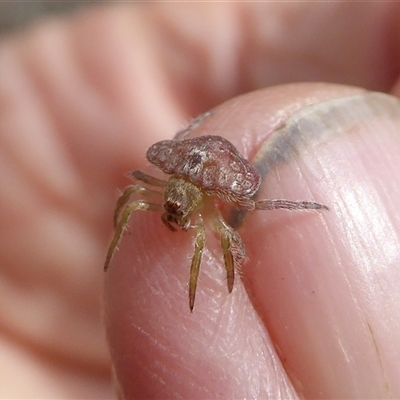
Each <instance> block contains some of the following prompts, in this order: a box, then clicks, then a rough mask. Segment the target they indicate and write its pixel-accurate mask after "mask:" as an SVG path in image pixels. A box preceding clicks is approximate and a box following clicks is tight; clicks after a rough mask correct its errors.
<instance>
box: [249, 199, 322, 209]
mask: <svg viewBox="0 0 400 400" xmlns="http://www.w3.org/2000/svg"><path fill="white" fill-rule="evenodd" d="M254 206H255V210H277V209H280V208H281V209H286V210H327V211H329V208H328V207H327V206H325V205H324V204H320V203H316V202H314V201H291V200H283V199H276V200H259V201H256V202H255V204H254Z"/></svg>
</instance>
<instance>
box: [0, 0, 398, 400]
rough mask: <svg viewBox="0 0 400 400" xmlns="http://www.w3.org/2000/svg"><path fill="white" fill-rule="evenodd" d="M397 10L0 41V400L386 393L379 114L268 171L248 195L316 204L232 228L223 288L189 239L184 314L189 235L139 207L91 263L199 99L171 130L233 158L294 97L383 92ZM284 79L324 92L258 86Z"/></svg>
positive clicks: (183, 12)
mask: <svg viewBox="0 0 400 400" xmlns="http://www.w3.org/2000/svg"><path fill="white" fill-rule="evenodd" d="M178 11H179V12H178ZM399 13H400V12H399V6H398V4H396V3H369V4H363V5H360V4H356V3H354V4H348V3H326V4H311V3H290V4H283V3H277V4H271V3H266V4H239V3H232V4H226V3H221V4H194V5H189V4H175V5H171V4H165V5H163V4H159V5H154V6H148V7H135V6H130V5H125V6H123V5H122V6H117V7H112V8H107V7H104V8H99V9H94V10H88V11H86V12H84V13H81V14H79V15H75V16H72V17H70V18H69V19H66V20H61V21H59V20H57V21H47V22H43V23H41V24H40V25H37V26H36V27H33V28H30V29H29V30H28V31H27V32H22V33H20V34H18V35H15V36H13V37H7V38H3V39H2V41H1V42H0V143H1V145H0V151H1V153H2V154H1V157H0V171H1V187H0V201H1V207H0V212H1V219H2V229H1V230H0V235H1V236H0V265H1V273H2V279H1V280H0V315H1V322H0V329H1V336H0V337H1V341H0V346H1V347H0V352H1V354H2V358H1V366H2V373H1V376H2V382H3V383H2V384H1V385H0V397H14V398H16V397H20V398H23V397H30V398H34V397H37V398H44V397H47V398H85V397H86V398H113V397H115V395H114V391H115V390H116V389H115V385H116V386H117V387H118V389H117V390H118V391H119V392H120V394H121V395H123V396H125V397H126V398H172V397H181V398H217V397H222V398H233V397H235V398H244V397H258V398H267V397H269V398H278V397H284V398H296V397H306V398H316V397H320V398H321V397H329V398H344V397H346V398H355V397H357V398H367V397H369V398H384V397H385V398H387V397H391V398H398V397H400V387H399V384H398V382H397V381H398V379H397V377H398V376H399V374H400V364H399V362H398V360H399V359H400V354H399V353H400V349H399V345H398V343H399V333H398V332H399V331H400V330H399V322H398V321H399V320H400V318H399V317H400V309H399V304H400V299H399V298H398V287H399V286H400V275H399V273H398V270H399V259H398V254H399V250H400V245H399V240H398V237H399V234H400V222H399V221H400V218H399V211H398V207H397V204H399V200H400V199H399V197H400V194H399V193H400V178H399V174H398V173H397V171H398V154H399V150H400V139H399V134H398V132H399V123H398V114H397V112H398V111H396V110H397V109H396V107H395V109H396V110H395V111H393V110H392V109H391V107H390V105H388V103H386V102H385V101H383V102H382V110H381V111H380V114H379V115H377V116H376V115H375V114H373V113H371V114H369V115H368V116H365V115H360V116H359V117H357V118H359V120H357V121H352V123H347V122H346V120H344V122H343V124H342V125H341V126H337V130H336V131H335V132H334V134H330V135H325V136H324V139H323V141H322V142H318V145H315V146H313V143H314V141H308V142H307V143H308V145H307V146H305V148H304V149H303V150H302V151H301V152H300V153H299V155H298V156H297V157H296V158H289V159H287V160H286V161H285V163H283V164H281V165H279V166H277V167H276V168H273V169H271V171H270V173H268V174H267V175H266V177H265V181H264V184H263V187H262V189H261V193H260V196H261V198H278V197H281V198H287V199H293V200H298V199H304V200H315V201H319V202H321V203H324V204H327V205H328V206H329V207H330V208H331V211H330V212H329V213H324V214H323V215H321V214H319V213H306V214H304V213H290V212H288V211H274V212H272V211H270V212H267V211H260V212H259V213H257V214H252V215H248V216H246V218H245V220H244V223H243V225H242V226H241V227H240V229H239V232H240V234H241V236H242V238H243V240H244V242H245V245H246V250H247V254H248V257H249V261H248V263H247V264H246V265H245V266H244V267H243V271H242V272H243V280H240V279H237V280H236V282H235V287H234V290H233V292H232V293H231V294H230V295H228V294H227V289H226V282H225V281H224V267H223V262H222V254H221V250H220V246H219V242H218V240H217V238H215V236H213V235H212V234H210V232H208V231H207V244H206V251H205V253H204V255H203V261H202V267H201V270H200V277H199V284H198V288H197V296H196V306H195V309H194V312H193V313H192V314H190V313H189V310H188V306H187V282H188V263H189V261H188V260H189V258H190V256H191V255H192V254H193V240H194V238H193V236H191V235H190V233H185V232H176V233H172V232H169V231H168V230H167V229H166V227H165V226H164V225H163V224H162V222H161V220H160V216H159V214H157V213H149V212H147V213H145V212H143V213H139V212H138V213H136V215H134V216H133V217H132V219H131V222H130V230H129V232H128V234H126V235H125V237H124V240H123V241H122V243H121V245H120V246H119V248H120V250H119V252H118V253H117V254H116V255H115V257H114V259H113V262H112V264H111V265H110V269H109V271H108V272H107V275H105V276H103V271H102V266H103V262H104V257H105V252H106V250H107V246H108V244H109V239H110V236H111V232H112V210H113V207H114V205H115V201H116V197H117V192H116V188H117V187H120V188H123V187H124V186H126V185H127V184H128V183H129V182H128V180H127V179H125V178H124V174H125V173H126V172H127V171H133V170H135V169H141V170H144V171H145V172H148V173H150V172H151V173H153V172H154V170H150V169H149V168H148V164H147V163H146V160H145V158H144V154H145V151H146V149H147V148H148V147H149V145H150V144H152V143H154V142H156V141H158V140H162V139H166V138H170V137H172V136H173V134H174V132H176V131H177V130H179V129H181V128H182V125H183V122H184V121H189V120H190V118H191V117H193V116H196V115H197V114H199V113H201V112H204V111H206V110H208V109H210V108H215V113H214V115H213V116H212V117H210V118H209V119H207V120H205V121H203V123H202V124H201V125H200V126H198V127H197V128H196V130H194V131H193V132H191V134H192V135H201V134H220V135H224V136H225V137H226V138H228V139H229V140H231V141H232V142H233V143H234V144H235V146H237V148H238V149H239V151H241V152H242V153H243V154H244V155H245V156H246V157H248V158H249V159H252V158H254V156H255V155H256V154H257V151H258V150H259V148H260V146H261V145H262V143H263V141H264V140H266V139H267V138H268V137H269V136H270V135H271V134H272V132H273V131H274V130H275V129H276V128H278V127H279V126H281V124H282V122H284V121H286V120H287V119H288V118H290V116H291V115H293V114H294V113H296V112H301V110H303V109H304V106H305V105H308V104H310V103H313V104H316V103H322V102H324V101H325V102H326V101H330V100H333V99H346V98H348V97H349V96H352V95H356V94H360V95H363V93H364V92H363V89H357V88H355V87H350V86H345V85H354V86H360V87H363V88H367V89H370V90H380V91H385V92H388V93H391V94H392V95H394V96H397V97H398V95H399V83H398V74H399V65H400V63H399V51H398V49H399V48H400V46H399V43H398V38H399V37H400V35H399V32H398V29H399V26H400V25H399V24H398V20H399V18H400V15H399ZM210 15H213V18H210ZM238 33H240V36H239V35H238ZM99 44H100V45H99ZM183 66H184V67H183ZM296 81H298V82H301V81H321V82H324V81H325V82H328V81H329V82H336V83H340V84H342V85H332V84H323V83H319V84H312V83H310V84H302V85H289V86H278V87H270V86H273V85H277V84H282V83H287V82H296ZM343 84H344V85H343ZM266 87H268V88H266ZM260 88H266V89H263V90H261V91H257V92H254V93H251V94H248V95H246V96H242V97H238V98H235V99H233V100H231V101H230V102H228V103H224V104H222V105H220V106H218V107H216V106H217V105H218V104H220V103H222V102H223V101H225V100H227V99H229V98H231V97H234V96H236V95H239V94H241V93H244V92H250V91H252V90H255V89H260ZM386 111H387V112H386ZM349 113H350V108H349ZM357 115H358V114H357ZM324 132H325V131H324ZM103 279H104V280H105V282H104V299H103V300H101V298H102V296H103V295H102V292H103ZM101 303H103V306H101ZM101 307H102V308H103V311H100V310H101ZM103 324H105V326H106V332H107V338H108V341H107V344H106V340H105V330H104V328H103ZM111 361H112V364H113V371H114V377H115V379H114V381H113V383H112V382H111V379H110V369H111ZM21 382H23V383H24V384H23V385H21Z"/></svg>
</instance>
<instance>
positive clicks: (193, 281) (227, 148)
mask: <svg viewBox="0 0 400 400" xmlns="http://www.w3.org/2000/svg"><path fill="white" fill-rule="evenodd" d="M147 159H148V160H149V161H150V162H151V163H152V164H154V165H156V166H157V167H158V168H160V169H161V170H162V171H163V172H164V173H166V174H168V175H171V177H170V178H169V179H168V180H166V181H165V180H161V179H157V178H155V177H152V176H149V175H147V174H145V173H144V172H141V171H134V172H132V173H130V177H131V178H133V180H135V181H139V182H143V183H144V184H147V185H149V186H154V187H159V188H161V191H157V190H154V189H149V188H147V187H145V186H143V184H140V183H139V184H134V185H129V186H128V187H126V188H125V190H124V191H123V192H122V194H121V195H120V197H119V199H118V201H117V204H116V207H115V212H114V226H115V233H114V237H113V239H112V241H111V244H110V247H109V249H108V252H107V257H106V261H105V265H104V270H105V271H107V268H108V265H109V263H110V261H111V258H112V256H113V254H114V252H115V250H116V247H117V245H118V243H119V241H120V240H121V237H122V234H123V231H124V229H125V228H126V225H127V223H128V220H129V217H130V216H131V214H132V212H133V211H136V210H146V211H162V212H163V214H162V215H161V219H162V221H163V222H164V224H165V225H166V226H167V227H168V228H169V229H170V230H171V231H176V230H177V228H181V229H183V230H184V231H188V230H189V229H195V231H196V239H195V245H194V255H193V258H192V263H191V266H190V280H189V307H190V311H193V307H194V300H195V295H196V287H197V278H198V275H199V269H200V262H201V257H202V253H203V248H204V244H205V228H204V220H207V222H209V224H210V225H211V227H212V228H213V229H214V230H215V231H217V232H218V234H219V235H220V237H221V247H222V252H223V255H224V262H225V268H226V274H227V283H228V291H229V293H230V292H231V291H232V289H233V282H234V278H235V267H236V268H237V267H239V266H240V265H241V264H242V263H243V262H244V261H245V258H246V255H245V250H244V245H243V242H242V239H241V238H240V236H239V234H238V233H237V232H236V231H235V230H234V229H233V228H232V227H230V226H229V225H228V224H227V223H226V222H225V220H224V219H223V218H222V215H221V213H220V211H219V207H220V205H221V203H229V204H231V205H234V206H236V207H237V208H240V209H243V210H247V211H253V210H276V209H279V208H284V209H287V210H304V209H308V210H310V209H311V210H318V209H322V210H328V207H326V206H324V205H323V204H319V203H315V202H312V201H290V200H282V199H277V200H258V201H255V200H253V199H252V197H253V196H254V195H255V194H256V193H257V191H258V189H259V187H260V184H261V177H260V174H259V173H258V171H257V170H256V169H255V168H254V167H253V166H252V165H251V164H250V163H249V162H248V161H247V160H245V159H244V158H243V157H242V155H241V154H240V153H239V152H238V150H237V149H236V148H235V147H234V146H233V144H232V143H230V142H229V141H228V140H226V139H224V138H223V137H220V136H200V137H195V138H191V139H184V140H163V141H161V142H158V143H155V144H153V145H152V146H151V147H150V148H149V149H148V151H147ZM132 194H141V195H143V196H146V197H149V198H153V199H156V200H158V203H151V202H149V201H147V200H136V201H133V202H132V203H129V204H128V202H129V198H130V196H131V195H132ZM161 203H162V204H161Z"/></svg>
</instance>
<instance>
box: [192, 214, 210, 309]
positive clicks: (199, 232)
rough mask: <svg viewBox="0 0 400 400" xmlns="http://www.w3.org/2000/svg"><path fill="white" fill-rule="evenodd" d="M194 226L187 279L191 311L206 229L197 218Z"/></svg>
mask: <svg viewBox="0 0 400 400" xmlns="http://www.w3.org/2000/svg"><path fill="white" fill-rule="evenodd" d="M195 228H196V240H195V243H194V254H193V258H192V264H191V265H190V279H189V308H190V312H192V311H193V307H194V299H195V297H196V288H197V280H198V277H199V271H200V263H201V257H202V255H203V249H204V244H205V242H206V231H205V229H204V224H203V220H202V219H201V218H199V220H198V221H197V224H196V226H195Z"/></svg>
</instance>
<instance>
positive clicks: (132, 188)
mask: <svg viewBox="0 0 400 400" xmlns="http://www.w3.org/2000/svg"><path fill="white" fill-rule="evenodd" d="M128 176H129V177H130V178H132V179H133V180H138V181H141V182H144V183H147V184H148V185H151V186H157V187H164V186H165V184H166V181H164V180H162V179H158V178H155V177H154V176H151V175H147V174H145V173H144V172H142V171H133V172H131V173H129V174H128ZM132 194H141V195H143V196H147V197H151V198H154V199H162V197H163V194H162V193H161V192H158V191H156V190H152V189H147V188H146V187H144V186H142V185H138V184H136V185H129V186H127V187H126V188H125V189H124V191H123V192H122V193H121V195H120V196H119V198H118V201H117V204H116V205H115V209H114V228H115V227H116V226H117V224H118V217H119V214H120V212H121V210H122V209H123V208H124V207H125V206H126V204H127V203H128V201H129V198H130V197H131V196H132Z"/></svg>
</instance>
